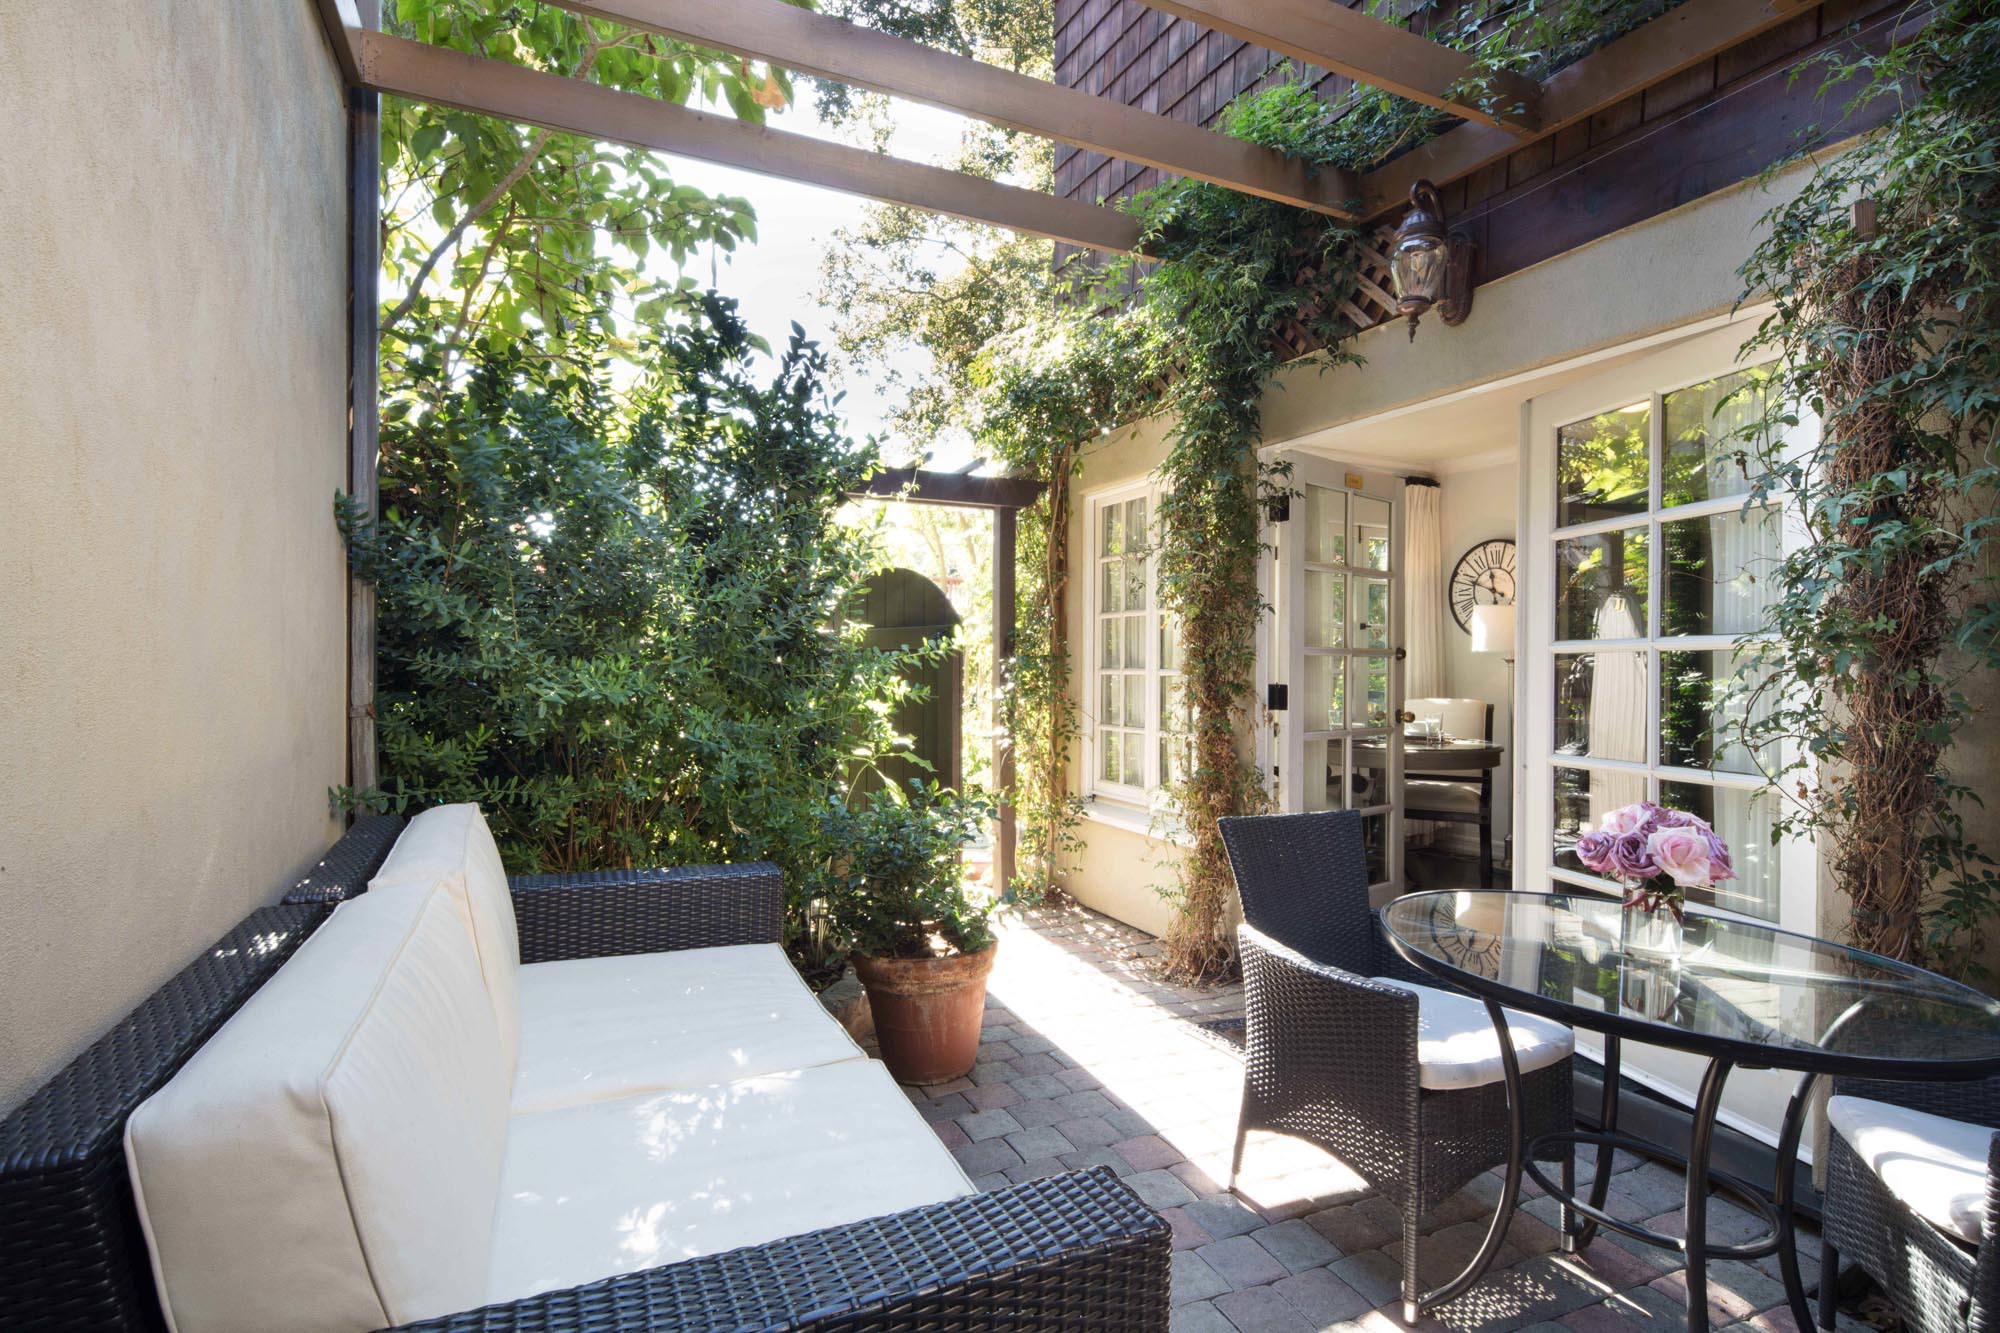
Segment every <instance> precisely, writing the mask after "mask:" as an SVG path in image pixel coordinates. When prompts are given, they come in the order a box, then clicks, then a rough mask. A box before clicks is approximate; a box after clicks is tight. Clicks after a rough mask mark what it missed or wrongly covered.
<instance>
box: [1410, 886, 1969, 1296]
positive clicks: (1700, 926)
mask: <svg viewBox="0 0 2000 1333" xmlns="http://www.w3.org/2000/svg"><path fill="white" fill-rule="evenodd" d="M1380 920H1381V924H1382V928H1383V930H1384V931H1385V932H1386V934H1387V936H1388V939H1389V941H1390V943H1391V945H1392V946H1393V947H1394V948H1395V949H1396V951H1397V952H1398V953H1399V954H1400V955H1401V956H1402V957H1404V958H1406V959H1407V960H1409V962H1410V963H1411V964H1412V965H1413V966H1415V967H1417V968H1420V969H1422V970H1423V971H1424V972H1427V973H1429V974H1430V975H1432V976H1434V977H1436V978H1437V979H1438V980H1440V981H1441V982H1445V983H1448V984H1450V985H1452V986H1455V987H1457V988H1459V989H1461V990H1463V991H1467V992H1470V993H1471V994H1473V995H1475V996H1477V997H1479V998H1480V999H1482V1000H1484V1001H1485V1002H1486V1008H1487V1012H1488V1013H1489V1015H1490V1016H1491V1017H1492V1020H1493V1022H1494V1024H1495V1026H1496V1027H1497V1028H1499V1029H1500V1030H1501V1031H1502V1032H1503V1033H1504V1032H1505V1030H1506V1015H1505V1012H1504V1009H1503V1006H1505V1007H1507V1008H1513V1009H1519V1010H1523V1011H1526V1012H1528V1013H1531V1014H1537V1015H1540V1016H1541V1017H1544V1018H1549V1019H1554V1020H1556V1021H1557V1022H1560V1023H1564V1024H1567V1025H1568V1026H1570V1027H1571V1028H1574V1029H1580V1030H1585V1031H1589V1032H1593V1033H1596V1034H1598V1036H1599V1037H1600V1038H1601V1039H1602V1042H1603V1066H1604V1094H1603V1104H1602V1108H1601V1111H1600V1116H1599V1122H1598V1128H1597V1129H1596V1130H1594V1131H1588V1132H1586V1131H1582V1130H1576V1131H1572V1132H1570V1133H1566V1134H1557V1135H1547V1136H1544V1137H1543V1138H1538V1139H1536V1140H1535V1141H1534V1142H1533V1143H1523V1142H1522V1131H1521V1121H1520V1115H1519V1107H1520V1096H1519V1088H1520V1077H1521V1076H1520V1069H1519V1067H1518V1064H1517V1062H1516V1060H1515V1059H1514V1051H1513V1046H1512V1044H1511V1043H1510V1042H1507V1041H1502V1042H1501V1043H1500V1049H1501V1063H1502V1066H1503V1070H1504V1074H1505V1077H1506V1080H1507V1091H1508V1105H1509V1114H1510V1118H1511V1128H1512V1131H1513V1133H1512V1143H1511V1145H1510V1151H1509V1160H1508V1165H1507V1175H1506V1179H1505V1183H1504V1186H1503V1190H1502V1199H1501V1203H1500V1206H1499V1208H1498V1209H1497V1210H1496V1212H1495V1216H1494V1222H1493V1226H1492V1228H1491V1229H1490V1230H1489V1232H1488V1235H1487V1238H1486V1242H1485V1244H1484V1246H1482V1249H1481V1252H1480V1253H1479V1254H1478V1255H1476V1256H1475V1258H1474V1262H1473V1263H1472V1264H1471V1265H1469V1266H1468V1267H1467V1269H1466V1270H1465V1272H1464V1273H1463V1274H1461V1277H1460V1279H1459V1280H1458V1282H1457V1283H1456V1284H1455V1286H1456V1287H1457V1290H1460V1291H1462V1290H1464V1289H1465V1288H1466V1287H1468V1286H1470V1285H1471V1284H1472V1283H1473V1282H1474V1281H1477V1280H1478V1277H1479V1276H1480V1274H1481V1273H1482V1272H1483V1271H1484V1269H1485V1267H1486V1266H1487V1265H1488V1264H1490V1263H1491V1261H1492V1258H1493V1255H1494V1254H1495V1253H1497V1252H1498V1250H1499V1242H1500V1240H1501V1239H1502V1238H1503V1237H1504V1236H1505V1234H1506V1230H1507V1222H1508V1218H1509V1215H1510V1214H1511V1213H1512V1211H1513V1207H1514V1204H1515V1203H1516V1202H1517V1201H1518V1199H1519V1194H1520V1184H1521V1175H1522V1172H1523V1171H1524V1170H1525V1171H1526V1173H1527V1174H1528V1175H1529V1176H1531V1177H1532V1178H1533V1179H1534V1181H1535V1183H1536V1184H1537V1185H1539V1186H1541V1187H1542V1188H1543V1189H1544V1190H1546V1191H1548V1193H1550V1194H1551V1195H1553V1196H1555V1198H1556V1199H1557V1201H1558V1202H1559V1203H1560V1204H1562V1205H1563V1207H1564V1209H1565V1210H1566V1211H1565V1213H1564V1217H1563V1223H1564V1230H1565V1246H1566V1248H1575V1247H1577V1246H1580V1245H1587V1244H1588V1243H1589V1242H1590V1240H1591V1238H1592V1236H1593V1235H1594V1234H1595V1231H1596V1228H1598V1227H1608V1228H1610V1229H1612V1230H1614V1231H1617V1232H1620V1233H1621V1234H1623V1235H1627V1236H1630V1237H1632V1238H1634V1239H1636V1240H1639V1241H1642V1242H1644V1243H1647V1244H1651V1245H1659V1246H1664V1247H1667V1248H1671V1249H1677V1250H1680V1251H1682V1252H1683V1253H1684V1254H1685V1255H1686V1258H1687V1301H1688V1305H1687V1309H1688V1328H1689V1329H1690V1330H1691V1333H1701V1330H1703V1329H1705V1328H1706V1326H1707V1306H1708V1301H1707V1267H1706V1265H1707V1262H1708V1260H1709V1259H1711V1258H1715V1259H1722V1258H1729V1259H1756V1258H1762V1257H1763V1256H1765V1255H1769V1254H1772V1253H1775V1254H1776V1255H1777V1256H1778V1262H1779V1266H1780V1269H1781V1271H1782V1273H1783V1277H1784V1284H1785V1294H1786V1297H1787V1298H1788V1300H1789V1301H1790V1304H1791V1308H1792V1313H1793V1316H1794V1318H1795V1319H1796V1320H1797V1322H1798V1327H1799V1328H1801V1329H1811V1328H1812V1327H1813V1320H1812V1317H1811V1313H1810V1311H1809V1309H1808V1307H1807V1305H1806V1293H1805V1289H1804V1283H1803V1282H1802V1280H1801V1278H1800V1274H1799V1263H1798V1254H1797V1249H1796V1242H1795V1240H1794V1236H1793V1214H1794V1210H1795V1199H1794V1197H1793V1196H1794V1178H1795V1175H1796V1163H1797V1157H1798V1147H1799V1138H1800V1134H1801V1132H1802V1130H1803V1128H1804V1125H1805V1119H1806V1112H1807V1110H1808V1108H1809V1107H1810V1105H1811V1103H1812V1101H1813V1091H1814V1084H1815V1082H1816V1081H1817V1080H1818V1079H1821V1078H1825V1077H1830V1076H1855V1077H1862V1078H1873V1079H1912V1080H1914V1079H1979V1078H1986V1077H1989V1076H1991V1075H1994V1074H2000V1001H1996V1000H1994V999H1992V998H1991V997H1989V996H1986V995H1983V994H1981V993H1979V992H1978V991H1975V990H1973V989H1971V988H1970V987H1967V986H1963V985H1960V984H1959V983H1957V982H1955V981H1951V980H1948V979H1947V978H1944V977H1941V976H1938V975H1937V974H1935V973H1933V972H1927V971H1925V970H1924V969H1922V968H1919V967H1915V966H1912V965H1910V964H1908V963H1900V962H1896V961H1894V960H1892V959H1889V958H1884V957H1882V956H1880V955H1877V954H1872V953H1867V952H1864V951H1862V950H1860V949H1853V948H1849V947H1847V946H1845V945H1842V944H1836V943H1834V942H1832V941H1830V940H1823V939H1818V938H1815V937H1813V936H1810V935H1801V934H1796V933H1793V932H1789V931H1784V930H1779V929H1777V928H1776V927H1774V926H1771V925H1768V924H1765V923H1762V922H1757V921H1751V920H1746V919H1744V918H1741V917H1736V916H1728V915H1723V914H1720V913H1710V912H1704V911H1701V910H1698V909H1695V908H1689V909H1688V911H1687V913H1686V917H1685V923H1684V926H1683V927H1682V929H1681V930H1680V931H1679V932H1677V934H1678V937H1679V938H1678V940H1675V939H1674V938H1673V935H1674V934H1675V933H1676V932H1661V931H1659V930H1658V929H1657V923H1656V922H1651V921H1648V920H1646V919H1645V916H1644V914H1643V913H1641V912H1639V911H1638V910H1637V909H1628V908H1626V907H1625V906H1624V905H1623V904H1622V903H1621V902H1620V901H1619V900H1618V899H1617V898H1614V897H1609V896H1600V895H1597V894H1593V893H1589V892H1585V891H1580V890H1572V889H1569V888H1568V887H1567V886H1558V888H1557V891H1556V892H1552V893H1523V892H1513V893H1504V892H1486V891H1479V892H1435V893H1413V894H1408V895H1405V896H1404V897H1401V898H1397V899H1395V900H1393V901H1391V902H1389V903H1388V904H1386V905H1384V906H1383V907H1382V908H1381V909H1380ZM1663 938H1664V939H1666V940H1667V943H1666V944H1665V945H1664V946H1663V945H1662V939H1663ZM1626 1040H1631V1041H1638V1042H1645V1043H1648V1044H1651V1045H1654V1046H1663V1047H1669V1048H1672V1049H1674V1050H1679V1051H1685V1052H1688V1053H1690V1054H1692V1055H1695V1056H1698V1057H1700V1058H1703V1059H1705V1060H1706V1061H1707V1062H1708V1063H1707V1069H1706V1072H1705V1073H1704V1074H1703V1076H1702V1079H1701V1084H1700V1087H1699V1090H1698V1091H1697V1092H1696V1094H1695V1097H1694V1106H1693V1124H1692V1129H1691V1133H1690V1136H1689V1143H1688V1149H1687V1151H1686V1152H1685V1153H1683V1152H1681V1151H1679V1150H1678V1149H1677V1148H1673V1147H1669V1146H1666V1145H1663V1144H1658V1143H1653V1142H1649V1141H1646V1140H1643V1139H1639V1138H1637V1137H1635V1136H1633V1135H1631V1134H1626V1133H1621V1132H1620V1131H1619V1129H1618V1088H1619V1056H1620V1043H1621V1042H1623V1041H1626ZM1739 1068H1743V1069H1748V1068H1761V1069H1778V1070H1785V1071H1790V1072H1794V1073H1797V1074H1798V1075H1799V1079H1798V1083H1797V1085H1796V1090H1795V1091H1794V1092H1793V1094H1792V1097H1791V1100H1790V1102H1789V1103H1788V1105H1787V1106H1786V1109H1785V1114H1784V1118H1783V1120H1782V1122H1781V1124H1780V1127H1779V1132H1778V1136H1777V1170H1776V1175H1775V1178H1774V1180H1773V1183H1772V1188H1771V1190H1770V1191H1769V1194H1768V1196H1767V1195H1766V1194H1765V1193H1764V1192H1762V1191H1760V1190H1758V1189H1756V1188H1754V1187H1753V1186H1752V1185H1750V1184H1749V1183H1748V1182H1746V1181H1743V1180H1740V1179H1737V1178H1736V1177H1733V1176H1730V1175H1727V1174H1725V1173H1723V1172H1721V1171H1718V1170H1715V1169H1714V1168H1713V1167H1712V1166H1711V1165H1710V1161H1709V1157H1710V1151H1711V1149H1712V1147H1713V1145H1714V1139H1715V1128H1716V1117H1717V1114H1718V1112H1719V1111H1720V1109H1721V1105H1722V1092H1723V1086H1724V1083H1725V1082H1726V1080H1727V1079H1728V1077H1729V1074H1730V1071H1731V1070H1734V1069H1739ZM1550 1140H1554V1142H1553V1143H1551V1142H1550ZM1565 1143H1567V1144H1569V1145H1570V1146H1571V1149H1572V1152H1573V1151H1574V1148H1576V1147H1595V1148H1596V1149H1597V1162H1596V1169H1595V1172H1594V1174H1593V1179H1592V1180H1591V1183H1590V1185H1589V1189H1588V1193H1587V1194H1585V1193H1583V1192H1580V1191H1579V1190H1578V1189H1577V1188H1576V1187H1575V1186H1574V1185H1573V1184H1572V1177H1573V1174H1574V1173H1573V1170H1572V1169H1570V1168H1565V1170H1564V1171H1563V1173H1562V1174H1563V1179H1562V1180H1560V1181H1557V1180H1551V1179H1549V1178H1548V1176H1547V1175H1546V1173H1545V1172H1544V1170H1543V1169H1542V1167H1541V1166H1540V1165H1539V1164H1538V1163H1537V1161H1536V1148H1537V1146H1538V1145H1540V1146H1542V1147H1544V1148H1547V1147H1556V1148H1560V1147H1562V1146H1563V1145H1564V1144H1565ZM1619 1148H1622V1149H1625V1150H1627V1151H1630V1152H1633V1153H1636V1154H1638V1155H1640V1156H1643V1157H1648V1158H1652V1159H1656V1160H1663V1161H1668V1162H1672V1163H1675V1164H1677V1165H1679V1166H1681V1167H1683V1168H1684V1169H1685V1171H1686V1173H1687V1188H1686V1196H1685V1207H1686V1213H1685V1219H1686V1224H1685V1227H1684V1228H1683V1231H1684V1234H1683V1235H1681V1236H1670V1235H1665V1234H1662V1233H1661V1232H1658V1231H1655V1230H1652V1229H1649V1228H1647V1227H1644V1226H1642V1225H1639V1224H1638V1223H1636V1222H1633V1221H1630V1220H1627V1219H1624V1218H1619V1217H1615V1216H1613V1215H1611V1214H1610V1213H1608V1212H1606V1211H1605V1207H1604V1204H1605V1198H1606V1193H1607V1189H1608V1187H1609V1183H1610V1174H1611V1159H1612V1155H1613V1150H1614V1149H1619ZM1711 1189H1714V1190H1717V1191H1720V1192H1722V1193H1726V1194H1728V1195H1731V1196H1732V1197H1734V1198H1735V1199H1736V1200H1737V1201H1738V1202H1740V1203H1741V1204H1742V1205H1743V1206H1744V1207H1746V1208H1747V1209H1749V1210H1750V1211H1751V1212H1752V1213H1754V1214H1756V1215H1758V1216H1759V1217H1761V1218H1762V1219H1763V1221H1764V1222H1765V1224H1766V1225H1767V1226H1768V1227H1769V1231H1768V1233H1767V1234H1766V1235H1764V1236H1761V1237H1759V1238H1757V1239H1754V1240H1750V1241H1747V1242H1742V1243H1735V1244H1723V1243H1718V1242H1715V1241H1712V1240H1710V1239H1709V1237H1708V1235H1707V1226H1706V1223H1707V1209H1708V1199H1709V1194H1710V1191H1711Z"/></svg>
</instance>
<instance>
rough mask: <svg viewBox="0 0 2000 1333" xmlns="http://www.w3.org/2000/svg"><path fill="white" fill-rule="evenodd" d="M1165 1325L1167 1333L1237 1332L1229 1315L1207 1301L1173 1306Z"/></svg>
mask: <svg viewBox="0 0 2000 1333" xmlns="http://www.w3.org/2000/svg"><path fill="white" fill-rule="evenodd" d="M1167 1327H1168V1333H1237V1328H1236V1325H1234V1324H1232V1323H1230V1322H1229V1316H1227V1315H1225V1314H1223V1313H1222V1311H1220V1310H1218V1309H1216V1308H1215V1307H1214V1306H1213V1305H1211V1304H1209V1303H1208V1302H1207V1301H1196V1302H1195V1303H1194V1304H1192V1305H1177V1306H1175V1307H1174V1312H1173V1317H1172V1320H1171V1322H1170V1323H1169V1324H1168V1326H1167Z"/></svg>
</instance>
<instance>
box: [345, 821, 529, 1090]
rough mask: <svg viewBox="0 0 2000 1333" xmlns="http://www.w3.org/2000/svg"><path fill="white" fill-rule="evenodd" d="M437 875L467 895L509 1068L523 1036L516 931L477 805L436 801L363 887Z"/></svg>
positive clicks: (417, 884) (421, 883)
mask: <svg viewBox="0 0 2000 1333" xmlns="http://www.w3.org/2000/svg"><path fill="white" fill-rule="evenodd" d="M438 881H443V882H444V884H445V886H446V887H447V888H449V889H450V890H451V891H452V892H453V893H455V894H457V895H458V896H459V898H460V899H461V900H462V901H463V902H464V903H465V908H466V911H467V912H468V913H469V914H470V915H471V918H472V940H473V943H474V945H475V946H477V948H478V950H479V971H480V975H482V976H483V977H485V978H486V989H487V992H488V993H489V994H491V996H492V997H493V1012H494V1014H495V1016H496V1017H498V1019H499V1020H500V1032H501V1035H502V1036H504V1037H505V1038H506V1041H507V1048H508V1056H507V1062H508V1068H509V1069H512V1068H513V1062H514V1052H515V1051H516V1050H517V1049H518V1048H519V1046H520V1043H521V989H520V985H521V983H520V979H519V978H518V976H517V975H516V974H517V973H518V972H519V971H520V968H521V937H520V934H519V932H518V931H517V930H516V929H515V926H514V899H513V897H512V895H510V894H509V893H508V892H507V868H506V866H504V865H502V864H501V861H500V848H499V847H498V846H497V845H495V843H494V841H493V833H492V831H491V830H490V829H488V828H487V827H486V818H485V816H484V815H481V814H480V813H479V807H478V806H476V805H439V806H433V807H432V808H431V809H429V810H426V811H424V812H423V813H422V814H420V815H418V816H417V817H416V818H415V819H412V820H411V821H410V825H409V827H408V828H406V829H404V830H403V834H402V836H401V837H399V838H397V839H396V845H395V846H394V847H392V848H390V849H389V858H388V859H387V860H386V861H384V862H383V863H382V868H381V869H380V870H378V871H376V872H375V878H374V879H372V880H370V881H368V891H369V892H370V893H376V892H380V891H383V890H394V889H401V888H410V887H414V888H428V887H429V886H430V885H431V884H433V883H436V882H438Z"/></svg>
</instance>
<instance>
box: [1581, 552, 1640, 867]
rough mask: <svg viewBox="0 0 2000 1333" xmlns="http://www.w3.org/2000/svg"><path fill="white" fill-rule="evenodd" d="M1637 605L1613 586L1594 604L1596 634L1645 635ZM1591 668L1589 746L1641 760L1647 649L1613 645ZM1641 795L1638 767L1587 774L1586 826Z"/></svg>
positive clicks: (1599, 752) (1594, 751)
mask: <svg viewBox="0 0 2000 1333" xmlns="http://www.w3.org/2000/svg"><path fill="white" fill-rule="evenodd" d="M1637 613H1638V608H1637V607H1636V606H1635V605H1634V604H1633V601H1632V595H1631V594H1630V593H1628V592H1624V591H1619V592H1614V593H1612V594H1611V595H1610V596H1608V597H1606V598H1605V599H1604V604H1603V605H1602V606H1600V607H1599V608H1598V609H1597V622H1596V627H1595V628H1596V631H1597V637H1598V638H1600V639H1637V638H1642V637H1644V635H1645V633H1646V630H1645V627H1644V626H1642V625H1641V624H1640V623H1639V617H1638V614H1637ZM1594 658H1595V660H1594V661H1593V662H1592V663H1591V673H1590V752H1591V753H1592V754H1595V755H1601V756H1604V757H1606V758H1611V759H1634V760H1640V761H1644V760H1645V759H1646V757H1647V755H1646V704H1647V698H1646V655H1645V654H1644V653H1628V652H1620V651H1617V650H1615V649H1610V650H1606V651H1605V652H1601V653H1597V654H1595V655H1594ZM1645 799H1646V779H1645V777H1644V776H1643V775H1641V774H1638V773H1607V772H1603V771H1601V770H1596V769H1593V770H1592V771H1591V774H1590V826H1591V827H1592V828H1596V827H1598V825H1600V824H1601V823H1602V822H1603V820H1604V816H1606V815H1608V814H1610V813H1611V812H1612V811H1613V810H1616V809H1618V808H1619V807H1620V806H1624V805H1631V804H1632V803H1633V802H1635V801H1643V800H1645Z"/></svg>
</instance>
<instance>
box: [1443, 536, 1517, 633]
mask: <svg viewBox="0 0 2000 1333" xmlns="http://www.w3.org/2000/svg"><path fill="white" fill-rule="evenodd" d="M1445 595H1446V596H1447V597H1449V598H1450V599H1451V615H1452V619H1454V620H1456V621H1457V622H1458V627H1459V628H1460V629H1462V630H1464V631H1465V632H1466V633H1468V634H1470V633H1471V632H1472V608H1473V607H1475V606H1500V605H1504V604H1506V603H1508V602H1511V601H1513V600H1514V543H1512V542H1510V541H1508V540H1507V539H1506V538H1504V537H1495V538H1494V539H1493V540H1491V541H1484V542H1481V543H1479V545H1477V546H1475V547H1473V548H1472V549H1471V550H1469V551H1467V552H1466V553H1465V554H1464V555H1462V556H1460V557H1459V558H1458V564H1457V565H1455V566H1454V567H1453V568H1452V571H1451V583H1450V584H1449V585H1448V586H1447V588H1446V590H1445Z"/></svg>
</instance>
